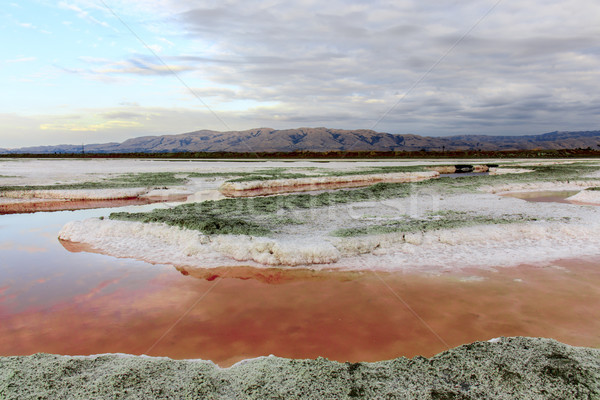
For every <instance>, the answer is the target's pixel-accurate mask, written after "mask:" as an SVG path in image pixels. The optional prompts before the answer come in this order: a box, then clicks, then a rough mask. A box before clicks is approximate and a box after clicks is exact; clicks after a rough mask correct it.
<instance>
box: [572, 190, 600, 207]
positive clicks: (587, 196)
mask: <svg viewBox="0 0 600 400" xmlns="http://www.w3.org/2000/svg"><path fill="white" fill-rule="evenodd" d="M567 200H569V201H575V202H578V203H587V204H599V205H600V190H582V191H581V192H579V193H577V194H576V195H573V196H571V197H569V198H567Z"/></svg>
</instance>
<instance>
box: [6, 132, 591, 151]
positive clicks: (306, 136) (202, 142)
mask: <svg viewBox="0 0 600 400" xmlns="http://www.w3.org/2000/svg"><path fill="white" fill-rule="evenodd" d="M577 148H582V149H586V148H592V149H595V150H599V149H600V131H580V132H558V131H556V132H549V133H544V134H540V135H522V136H487V135H459V136H446V137H432V136H419V135H400V134H391V133H382V132H375V131H372V130H366V129H356V130H343V129H328V128H297V129H283V130H276V129H271V128H257V129H250V130H245V131H230V132H218V131H210V130H200V131H195V132H189V133H182V134H179V135H161V136H142V137H137V138H133V139H128V140H126V141H124V142H121V143H117V142H111V143H102V144H87V145H85V146H82V145H57V146H36V147H22V148H18V149H0V154H23V153H30V154H65V153H82V152H85V153H100V154H102V153H178V152H236V153H253V152H257V153H258V152H292V151H303V150H307V151H315V152H325V151H420V150H424V151H444V150H445V151H457V150H481V151H501V150H557V149H577Z"/></svg>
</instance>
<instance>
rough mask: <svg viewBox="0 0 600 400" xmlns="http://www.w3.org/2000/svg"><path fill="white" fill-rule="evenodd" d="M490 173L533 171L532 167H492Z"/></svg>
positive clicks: (503, 173)
mask: <svg viewBox="0 0 600 400" xmlns="http://www.w3.org/2000/svg"><path fill="white" fill-rule="evenodd" d="M488 171H489V173H490V175H506V174H525V173H527V172H533V170H532V169H525V168H495V167H493V168H490V169H489V170H488Z"/></svg>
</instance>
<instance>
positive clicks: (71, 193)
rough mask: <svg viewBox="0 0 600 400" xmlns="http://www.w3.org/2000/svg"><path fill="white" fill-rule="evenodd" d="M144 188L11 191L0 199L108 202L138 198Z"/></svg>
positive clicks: (1, 195) (145, 190) (6, 192)
mask: <svg viewBox="0 0 600 400" xmlns="http://www.w3.org/2000/svg"><path fill="white" fill-rule="evenodd" d="M147 191H148V190H147V189H145V188H123V189H69V190H12V191H5V192H0V197H6V198H12V199H59V200H109V199H126V198H132V197H138V196H141V195H144V194H146V193H147Z"/></svg>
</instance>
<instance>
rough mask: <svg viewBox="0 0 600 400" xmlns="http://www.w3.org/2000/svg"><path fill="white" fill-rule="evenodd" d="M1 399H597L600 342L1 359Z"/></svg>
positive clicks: (523, 340) (530, 340)
mask: <svg viewBox="0 0 600 400" xmlns="http://www.w3.org/2000/svg"><path fill="white" fill-rule="evenodd" d="M0 397H1V398H3V399H30V398H102V399H104V398H161V399H180V398H211V399H241V398H244V399H264V398H296V399H317V398H335V399H352V398H368V399H375V398H377V399H384V398H398V399H400V398H401V399H523V400H525V399H597V398H600V350H598V349H589V348H577V347H571V346H568V345H565V344H562V343H559V342H556V341H554V340H550V339H541V338H524V337H515V338H502V339H494V340H492V341H490V342H476V343H473V344H468V345H464V346H460V347H457V348H455V349H452V350H448V351H446V352H443V353H440V354H438V355H436V356H434V357H432V358H430V359H427V358H424V357H415V358H413V359H406V358H398V359H395V360H390V361H381V362H376V363H354V364H352V363H338V362H334V361H329V360H327V359H324V358H319V359H316V360H291V359H284V358H276V357H263V358H258V359H254V360H249V361H245V362H242V363H238V364H236V365H234V366H233V367H231V368H227V369H221V368H219V367H217V366H216V365H214V364H212V363H211V362H208V361H176V360H171V359H168V358H150V357H136V356H124V355H101V356H93V357H66V356H56V355H48V354H36V355H33V356H26V357H3V358H0Z"/></svg>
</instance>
